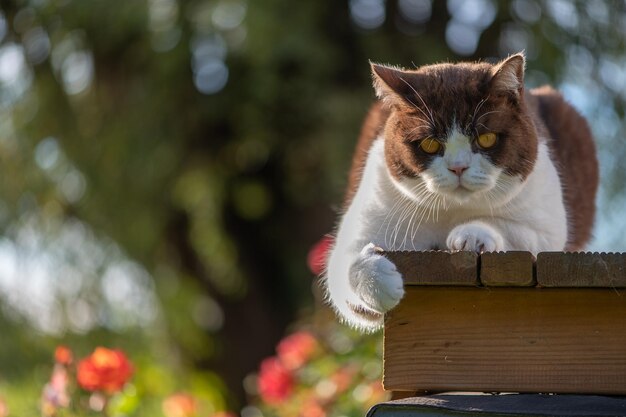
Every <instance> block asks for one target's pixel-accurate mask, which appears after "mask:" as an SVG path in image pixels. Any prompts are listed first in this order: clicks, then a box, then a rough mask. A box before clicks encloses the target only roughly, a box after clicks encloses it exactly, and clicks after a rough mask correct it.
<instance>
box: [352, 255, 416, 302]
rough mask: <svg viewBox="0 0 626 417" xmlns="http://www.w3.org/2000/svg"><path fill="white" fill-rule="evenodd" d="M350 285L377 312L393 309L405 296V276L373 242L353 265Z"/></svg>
mask: <svg viewBox="0 0 626 417" xmlns="http://www.w3.org/2000/svg"><path fill="white" fill-rule="evenodd" d="M350 284H351V285H352V288H354V291H355V292H356V294H357V295H358V296H359V298H360V299H361V300H362V301H363V303H364V304H365V305H366V306H367V307H368V308H370V309H372V310H374V311H376V312H378V313H385V312H387V311H389V310H391V309H392V308H393V307H395V306H396V305H397V304H398V303H399V302H400V300H401V299H402V297H403V296H404V285H403V282H402V276H401V275H400V273H399V272H398V271H397V270H396V266H395V265H394V264H393V263H392V262H391V261H390V260H389V259H387V258H385V257H384V256H382V255H381V254H380V253H378V251H377V250H376V246H374V244H373V243H370V244H368V245H366V246H365V247H364V248H363V250H361V252H360V253H359V256H358V257H357V259H356V260H355V262H354V263H353V264H352V267H351V268H350Z"/></svg>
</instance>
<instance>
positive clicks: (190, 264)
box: [0, 0, 626, 417]
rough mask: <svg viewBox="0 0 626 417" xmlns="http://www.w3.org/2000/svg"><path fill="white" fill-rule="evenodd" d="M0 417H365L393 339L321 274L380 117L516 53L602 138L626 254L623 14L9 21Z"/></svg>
mask: <svg viewBox="0 0 626 417" xmlns="http://www.w3.org/2000/svg"><path fill="white" fill-rule="evenodd" d="M0 5H1V11H0V229H1V231H2V233H1V235H0V417H6V416H19V417H30V416H40V415H42V416H67V417H69V416H90V415H94V416H96V415H106V416H111V417H113V416H138V417H139V416H146V417H147V416H150V417H154V416H165V417H192V416H197V417H211V416H213V417H227V416H238V415H241V416H242V417H262V416H268V417H270V416H303V417H327V416H328V417H352V416H354V417H356V416H363V415H364V413H365V411H366V410H367V409H368V407H370V406H371V405H372V404H374V403H376V402H377V401H382V400H383V399H385V398H386V394H385V393H384V392H383V391H382V387H381V385H380V372H381V360H380V356H381V351H380V350H381V335H380V334H374V335H360V334H357V333H355V332H353V331H351V330H350V329H348V328H346V327H345V326H343V325H341V324H339V323H337V320H336V319H335V317H334V315H333V313H332V312H331V311H330V310H329V309H328V308H327V307H326V306H325V305H324V303H323V292H322V290H321V289H320V287H319V282H318V277H317V274H319V273H320V272H321V265H320V259H321V258H323V253H324V248H325V245H326V244H327V241H326V240H323V237H324V236H325V235H327V234H329V233H331V232H332V230H333V227H334V224H335V221H336V215H337V213H338V212H339V211H340V209H341V204H342V199H343V189H344V187H345V185H346V182H347V172H348V169H349V166H350V161H351V152H352V149H353V147H354V145H355V140H356V137H357V135H358V132H359V129H360V123H361V120H362V118H363V116H364V115H365V113H366V111H367V109H368V107H369V106H370V104H371V102H372V100H373V98H374V96H373V92H372V89H371V79H370V73H369V71H370V69H369V64H368V60H372V61H375V62H383V63H393V64H397V65H402V66H405V67H412V66H419V65H422V64H427V63H433V62H438V61H456V60H461V59H469V60H477V59H485V60H495V59H497V58H500V57H504V56H506V55H508V54H510V53H514V52H517V51H520V50H525V51H526V55H527V59H528V62H527V73H526V82H527V85H528V86H530V87H533V86H539V85H542V84H545V83H550V84H553V85H555V86H557V87H558V88H560V89H561V90H562V91H563V93H564V95H565V97H566V98H567V99H568V100H569V101H570V102H571V103H573V104H574V106H575V107H577V108H578V109H579V110H580V111H581V112H582V113H583V114H584V115H585V116H586V117H587V118H588V119H589V121H590V124H591V126H592V129H593V131H594V134H595V136H596V139H597V144H598V149H599V157H600V164H601V175H602V179H601V190H600V195H599V199H598V206H599V211H598V219H597V222H596V228H595V238H594V241H593V244H592V247H591V249H592V250H598V251H624V250H626V242H625V241H624V240H623V236H624V235H625V234H626V222H624V221H623V220H622V218H623V217H624V216H623V207H624V206H626V193H625V192H624V184H625V181H626V171H625V170H624V169H623V168H622V167H623V166H624V162H623V161H625V160H626V146H624V142H625V135H624V133H623V132H624V130H625V129H626V118H625V114H624V103H625V102H626V3H624V2H622V1H611V0H590V1H582V0H581V1H566V0H543V1H540V0H513V1H496V0H466V1H463V0H447V1H443V0H441V1H440V0H434V1H433V0H315V1H313V0H307V1H297V2H294V1H288V0H141V1H139V0H136V1H114V0H109V1H102V0H91V1H81V0H15V1H7V0H0Z"/></svg>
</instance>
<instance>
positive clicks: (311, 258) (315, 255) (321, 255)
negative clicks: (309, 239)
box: [307, 236, 335, 275]
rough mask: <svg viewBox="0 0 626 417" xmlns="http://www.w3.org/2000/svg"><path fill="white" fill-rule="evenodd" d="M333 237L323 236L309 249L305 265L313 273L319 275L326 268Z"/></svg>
mask: <svg viewBox="0 0 626 417" xmlns="http://www.w3.org/2000/svg"><path fill="white" fill-rule="evenodd" d="M334 241H335V239H334V238H333V237H332V236H324V237H323V238H321V239H320V240H319V241H318V242H317V243H316V244H315V245H313V247H312V248H311V250H310V251H309V254H308V255H307V265H308V266H309V270H310V271H311V272H313V274H315V275H320V274H321V273H322V272H324V270H325V269H326V261H327V260H328V253H329V252H330V248H331V246H332V245H333V242H334Z"/></svg>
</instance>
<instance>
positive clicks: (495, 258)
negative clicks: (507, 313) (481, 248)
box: [479, 252, 535, 287]
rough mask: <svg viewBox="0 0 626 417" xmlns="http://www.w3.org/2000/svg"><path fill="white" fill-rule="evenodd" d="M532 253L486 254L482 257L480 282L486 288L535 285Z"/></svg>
mask: <svg viewBox="0 0 626 417" xmlns="http://www.w3.org/2000/svg"><path fill="white" fill-rule="evenodd" d="M534 261H535V257H534V256H533V255H532V253H530V252H485V253H483V254H481V255H480V271H479V276H480V282H481V284H483V285H486V286H514V287H518V286H521V287H532V286H534V285H535V278H534V276H533V263H534Z"/></svg>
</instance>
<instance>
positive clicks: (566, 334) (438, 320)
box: [383, 252, 626, 395]
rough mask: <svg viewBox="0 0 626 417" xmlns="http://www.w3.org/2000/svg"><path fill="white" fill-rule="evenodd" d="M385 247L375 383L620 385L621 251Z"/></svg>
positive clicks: (624, 360)
mask: <svg viewBox="0 0 626 417" xmlns="http://www.w3.org/2000/svg"><path fill="white" fill-rule="evenodd" d="M386 255H387V256H388V257H389V258H390V259H392V260H393V261H394V262H395V263H396V265H397V267H398V269H399V270H400V272H401V273H402V274H403V276H404V277H405V288H406V295H405V298H404V299H403V300H402V302H401V303H400V304H399V305H398V306H397V307H396V308H395V309H394V310H392V311H391V312H389V313H388V314H387V316H386V318H385V330H384V331H385V341H384V376H383V384H384V387H385V389H387V390H392V391H406V392H407V395H410V394H413V393H416V392H418V393H423V392H441V391H481V392H534V393H579V394H621V395H626V290H625V288H626V255H624V254H598V253H561V252H559V253H540V254H539V255H538V257H537V259H536V260H535V259H534V258H533V256H532V255H531V254H530V253H526V252H507V253H487V254H483V255H481V256H478V255H475V254H471V253H455V254H450V253H445V252H420V253H411V252H389V253H387V254H386Z"/></svg>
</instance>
